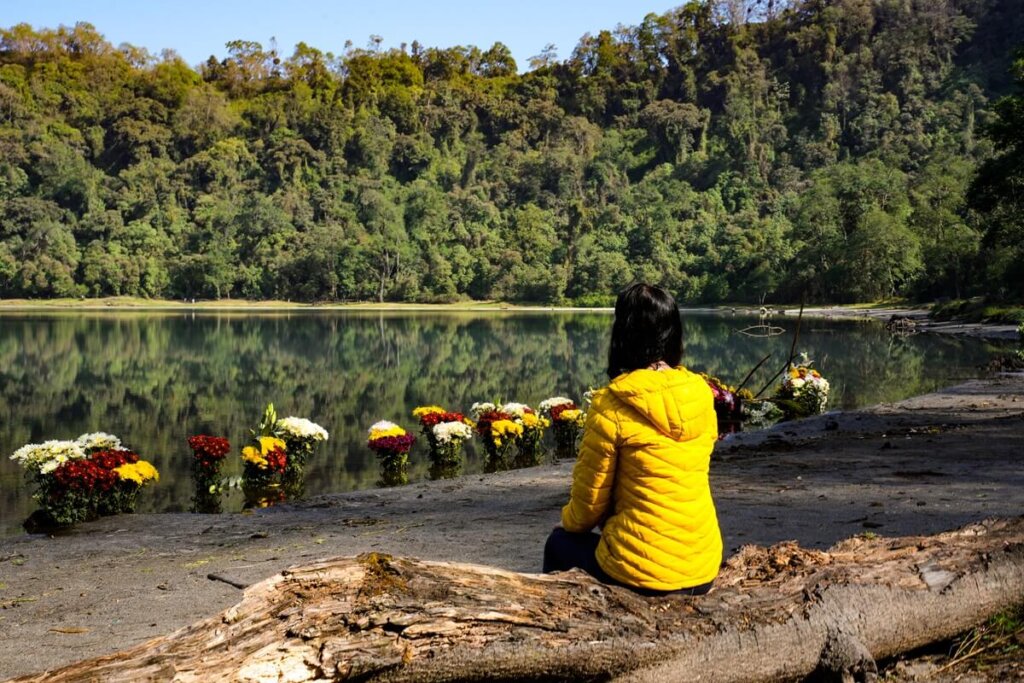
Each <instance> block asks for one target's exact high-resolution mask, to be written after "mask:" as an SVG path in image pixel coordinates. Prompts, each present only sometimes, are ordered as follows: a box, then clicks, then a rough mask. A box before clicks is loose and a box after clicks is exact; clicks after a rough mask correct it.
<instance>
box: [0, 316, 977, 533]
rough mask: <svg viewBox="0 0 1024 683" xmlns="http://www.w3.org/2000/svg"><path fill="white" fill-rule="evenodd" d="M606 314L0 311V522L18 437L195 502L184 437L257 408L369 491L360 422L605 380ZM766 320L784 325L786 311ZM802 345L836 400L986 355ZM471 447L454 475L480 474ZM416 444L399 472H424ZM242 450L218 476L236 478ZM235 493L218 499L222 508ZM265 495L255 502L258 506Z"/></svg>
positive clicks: (722, 326) (689, 359)
mask: <svg viewBox="0 0 1024 683" xmlns="http://www.w3.org/2000/svg"><path fill="white" fill-rule="evenodd" d="M610 322H611V318H610V315H607V314H600V313H488V314H473V313H383V314H382V313H356V312H310V313H305V312H304V313H275V314H249V313H223V312H211V313H201V314H200V313H197V314H192V313H186V314H178V313H166V314H165V313H153V312H125V313H91V312H90V313H39V314H4V315H2V316H0V533H5V534H9V533H17V532H18V531H19V527H20V524H21V521H22V520H23V519H24V518H25V517H26V516H27V515H28V514H29V513H30V512H31V511H32V509H33V508H34V505H33V504H32V501H31V498H30V491H29V490H28V488H27V486H26V485H25V482H24V481H23V479H22V476H21V472H20V470H19V469H18V468H17V466H16V465H14V463H12V462H11V461H9V460H8V459H7V455H9V454H10V453H12V452H13V451H14V450H15V449H16V448H17V447H19V446H21V445H22V444H25V443H28V442H35V441H41V440H44V439H48V438H69V437H74V436H76V435H78V434H81V433H84V432H90V431H96V430H105V431H110V432H113V433H115V434H117V435H119V436H121V437H122V439H123V440H124V441H125V442H126V443H127V444H128V445H130V446H131V447H133V448H135V449H136V450H137V451H138V452H139V453H140V455H142V457H144V458H146V459H148V460H150V461H151V462H153V463H154V464H155V465H156V466H157V467H158V468H159V469H160V472H161V481H160V484H159V485H157V486H156V487H154V488H152V489H151V490H148V491H147V492H146V494H145V495H144V496H143V500H142V501H140V511H152V510H164V511H184V510H187V509H188V508H189V507H190V506H192V505H193V503H194V501H193V496H194V494H195V491H194V490H193V487H192V484H191V477H190V458H191V454H190V451H189V448H188V445H187V443H186V439H187V437H188V436H189V435H192V434H220V435H223V436H226V437H228V438H229V439H230V440H231V441H232V443H242V442H243V441H244V440H245V437H246V435H247V434H248V429H249V428H250V427H252V426H254V425H255V424H256V423H257V422H258V420H259V417H260V415H261V411H262V409H263V406H264V405H266V403H268V402H273V403H274V404H275V405H276V406H277V407H278V409H279V412H280V414H281V415H298V416H303V417H308V418H310V419H311V420H313V421H314V422H317V423H318V424H321V425H323V426H324V427H325V428H327V429H328V431H330V432H331V439H330V441H328V442H326V443H325V444H323V448H321V449H319V450H318V452H317V454H316V455H315V456H313V458H312V459H311V460H310V463H309V466H308V468H307V471H306V481H305V489H306V493H307V494H308V495H315V494H318V493H322V492H328V491H344V490H351V489H357V488H371V487H373V486H374V485H375V484H376V483H377V481H378V477H379V476H380V472H379V468H378V461H377V458H376V457H375V456H374V455H373V453H371V452H370V451H369V450H368V449H367V448H366V446H365V443H366V429H367V428H368V427H369V425H370V424H372V423H374V422H376V421H377V420H381V419H387V420H391V421H393V422H397V423H399V424H402V425H404V426H405V427H406V428H407V429H413V428H415V426H416V425H415V421H414V420H413V418H412V417H411V416H410V411H411V410H412V408H414V407H415V406H417V405H426V404H433V403H439V404H442V405H444V406H446V407H449V408H451V409H456V410H463V411H465V410H467V409H468V408H469V406H470V405H471V404H472V403H473V402H475V401H484V400H487V401H507V400H517V401H524V402H528V403H531V404H534V405H536V404H537V403H539V402H540V401H541V400H542V399H544V398H547V397H549V396H553V395H565V396H570V397H572V398H575V399H577V400H578V399H579V398H580V396H581V394H582V392H583V391H584V390H586V389H587V388H588V387H590V386H600V385H601V384H603V383H604V381H605V380H604V374H603V369H604V360H605V353H606V349H607V335H608V329H609V326H610ZM684 322H685V335H686V354H685V362H686V363H687V364H688V365H689V366H690V367H692V368H694V369H698V370H704V371H707V372H709V373H711V374H713V375H717V376H719V377H721V378H723V379H725V380H726V381H729V382H733V383H735V382H738V381H739V380H741V379H742V378H743V376H744V375H746V373H747V371H748V370H749V369H750V368H751V367H753V366H754V365H755V364H756V363H757V362H758V361H759V360H760V359H761V358H763V357H764V356H765V355H766V354H768V353H769V352H771V353H773V357H772V359H771V360H770V361H769V362H768V363H766V364H765V365H764V367H763V368H762V369H761V370H759V371H758V373H757V375H755V377H754V378H752V380H751V381H750V383H749V386H752V387H755V388H759V387H760V386H761V384H763V383H764V382H765V381H767V379H768V378H769V377H771V375H772V374H774V373H775V371H776V370H777V369H778V367H777V366H778V364H780V363H782V362H783V360H784V359H785V357H786V356H787V355H788V351H789V343H790V337H789V336H788V335H782V336H779V337H776V338H770V339H758V338H751V337H746V336H743V335H739V334H735V330H736V329H737V328H740V327H744V326H745V325H746V324H748V322H747V321H742V322H741V321H739V320H738V319H737V318H733V317H697V316H692V315H691V316H686V317H685V319H684ZM776 324H779V325H781V326H783V327H787V328H789V327H791V326H792V325H793V324H795V321H791V320H787V319H781V320H778V319H777V320H776ZM799 348H800V350H804V351H807V352H808V353H809V354H810V356H811V358H813V359H814V360H815V367H818V368H819V369H821V370H822V372H823V373H824V374H825V375H826V376H827V377H828V378H829V380H830V381H831V383H832V393H831V397H830V408H846V407H854V406H859V405H865V404H871V403H877V402H881V401H892V400H898V399H900V398H903V397H906V396H908V395H912V394H915V393H920V392H924V391H929V390H932V389H935V388H937V387H939V386H943V385H946V384H950V383H952V382H953V381H956V380H959V379H962V378H964V377H968V376H974V375H976V374H977V372H978V371H977V370H975V367H976V366H979V365H981V364H982V363H984V362H985V361H986V360H987V357H988V353H989V351H990V349H988V348H987V347H986V345H985V344H983V343H981V342H977V341H972V340H958V339H951V338H943V337H938V336H924V335H919V336H914V337H892V336H890V335H889V334H888V333H887V332H886V331H885V330H884V328H883V327H882V326H881V325H874V324H865V323H851V322H829V323H824V322H817V321H813V322H808V321H804V325H803V329H802V330H801V334H800V344H799ZM481 451H482V449H480V448H479V445H478V444H477V443H475V442H470V443H469V444H467V447H466V458H465V464H464V466H463V468H462V471H463V472H464V473H475V472H480V471H482V470H483V469H484V462H483V460H484V458H483V453H482V452H481ZM428 468H429V464H428V462H427V459H426V452H425V446H424V445H423V444H417V445H416V446H414V447H413V451H412V453H411V454H410V458H409V463H408V466H407V470H406V473H405V476H406V477H407V478H408V480H409V481H416V480H421V479H426V478H427V477H428V474H429V473H428ZM240 472H241V465H240V462H239V460H238V458H237V454H233V455H232V456H229V459H228V461H227V462H226V463H225V467H224V475H225V476H233V475H234V476H237V475H238V474H240ZM234 504H235V503H234V502H232V501H226V502H225V509H233V508H232V507H231V505H234ZM256 504H259V503H256Z"/></svg>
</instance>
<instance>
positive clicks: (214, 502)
mask: <svg viewBox="0 0 1024 683" xmlns="http://www.w3.org/2000/svg"><path fill="white" fill-rule="evenodd" d="M188 446H189V448H191V449H192V483H193V484H194V485H195V493H194V495H193V497H192V508H191V509H192V512H206V513H218V512H220V511H221V505H220V492H221V488H222V486H221V477H220V467H221V465H222V464H223V463H224V458H225V457H226V456H227V454H228V453H229V452H230V451H231V444H230V443H228V440H227V439H225V438H223V437H219V436H206V435H199V436H190V437H189V438H188Z"/></svg>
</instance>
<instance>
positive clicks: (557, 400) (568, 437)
mask: <svg viewBox="0 0 1024 683" xmlns="http://www.w3.org/2000/svg"><path fill="white" fill-rule="evenodd" d="M539 408H540V410H541V412H542V413H543V414H544V415H547V416H548V418H549V419H550V420H551V431H552V433H553V434H554V435H555V458H556V459H564V458H573V457H575V456H576V444H577V442H578V441H579V437H580V434H581V433H582V432H583V424H584V422H585V421H586V414H585V413H584V412H583V411H582V410H580V408H579V406H577V405H576V403H575V401H573V400H572V399H571V398H566V397H564V396H554V397H552V398H548V399H545V400H543V401H541V402H540V405H539Z"/></svg>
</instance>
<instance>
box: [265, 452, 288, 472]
mask: <svg viewBox="0 0 1024 683" xmlns="http://www.w3.org/2000/svg"><path fill="white" fill-rule="evenodd" d="M263 459H264V460H266V461H267V469H268V470H270V471H271V472H284V471H285V468H287V467H288V454H287V453H285V452H284V451H282V450H281V449H280V448H275V449H273V450H271V451H269V452H268V453H267V454H266V455H264V456H263Z"/></svg>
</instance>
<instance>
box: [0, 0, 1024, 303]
mask: <svg viewBox="0 0 1024 683" xmlns="http://www.w3.org/2000/svg"><path fill="white" fill-rule="evenodd" d="M1022 37H1024V3H1022V1H1021V0H796V1H791V2H784V1H782V0H775V1H772V0H768V1H765V0H759V1H757V0H754V1H752V0H746V1H743V0H726V1H722V0H718V1H716V2H690V3H688V4H685V5H683V6H681V7H679V8H677V9H675V10H672V11H670V12H668V13H666V14H664V15H656V14H650V15H648V16H647V17H646V18H645V19H644V21H643V22H642V23H641V24H640V25H639V26H633V27H623V26H620V27H618V28H616V29H614V30H608V31H601V32H600V33H598V34H597V35H586V36H584V37H583V38H582V39H581V40H580V42H579V44H578V45H577V46H576V48H575V49H574V50H573V51H572V54H571V55H570V56H568V57H567V58H565V59H559V58H558V56H557V55H556V54H555V52H554V50H553V49H552V50H546V51H544V52H542V53H541V54H539V55H538V56H537V57H535V58H534V59H532V60H531V63H530V70H529V71H526V72H525V73H520V71H519V66H520V65H517V64H516V63H515V60H514V59H513V58H512V56H511V53H510V51H509V50H508V48H507V47H505V46H504V45H502V44H501V43H496V44H495V45H493V46H491V47H489V48H486V49H484V48H478V47H473V46H469V47H453V48H445V49H442V48H430V47H424V46H421V45H419V44H418V43H415V42H414V43H412V44H411V46H408V47H403V48H401V49H393V50H382V49H380V47H379V44H380V39H379V38H376V39H371V41H370V44H369V45H368V47H367V48H366V49H357V48H351V47H349V48H346V49H345V51H344V52H343V53H341V54H333V53H331V52H324V51H321V50H320V49H317V48H315V47H312V46H310V45H306V44H304V43H299V44H298V45H296V46H295V48H294V51H293V52H292V54H291V55H290V56H289V55H285V54H281V53H279V52H278V51H277V49H276V48H274V47H269V48H268V47H265V46H263V45H261V44H260V43H258V42H252V41H248V40H236V41H232V42H231V43H228V45H227V51H228V55H229V56H228V57H227V58H225V59H222V60H218V59H216V58H213V57H211V58H210V59H209V60H208V61H206V62H205V63H203V64H201V65H199V67H198V68H192V67H190V66H189V65H187V64H185V63H184V62H183V61H182V60H181V59H180V58H179V57H178V56H177V55H175V54H174V53H173V52H169V51H168V52H165V53H163V54H162V55H161V56H159V57H155V56H153V55H151V54H149V53H148V52H147V51H145V50H143V49H140V48H136V47H133V46H130V45H121V46H118V47H115V46H112V45H111V44H109V43H108V42H107V41H106V40H105V39H104V38H103V36H102V35H101V34H100V33H99V32H98V31H97V29H96V28H94V27H93V26H91V25H89V24H86V23H79V24H77V25H75V26H74V27H70V28H69V27H61V28H58V29H55V30H51V29H38V30H36V29H33V28H32V27H30V26H27V25H24V24H22V25H17V26H14V27H11V28H9V29H0V296H6V297H12V296H18V297H55V296H102V295H125V294H129V295H140V296H147V297H179V298H180V297H197V298H199V297H202V298H208V297H245V298H279V299H294V300H304V301H322V300H351V299H380V300H388V301H398V300H404V301H450V300H456V299H460V298H467V297H471V298H476V299H494V298H500V299H508V300H517V301H542V302H565V301H572V302H576V303H597V302H603V301H605V300H607V297H608V296H609V295H610V294H612V293H614V292H615V291H616V290H617V289H618V288H620V287H622V286H623V285H625V284H627V283H629V282H630V281H633V280H637V279H642V280H648V281H654V282H660V283H662V284H663V285H665V286H667V287H668V288H670V289H671V290H672V291H674V292H675V293H677V294H678V296H679V297H680V298H681V300H684V301H688V302H697V301H710V302H718V301H757V300H760V299H761V298H762V297H765V296H767V297H768V298H769V299H768V300H776V301H778V300H789V301H792V300H795V299H797V298H800V297H806V298H807V300H809V301H853V300H872V299H878V298H881V297H888V296H892V295H903V296H911V297H917V298H932V297H938V296H965V295H968V294H977V293H986V294H991V295H996V296H1002V297H1021V296H1024V277H1022V275H1024V266H1022V263H1024V246H1022V245H1024V225H1022V223H1024V218H1022V214H1024V212H1022V211H1021V208H1022V206H1021V203H1020V202H1021V201H1022V199H1021V197H1022V196H1024V194H1022V193H1021V187H1022V178H1024V171H1022V170H1021V164H1022V154H1024V142H1022V138H1021V135H1022V133H1021V130H1022V126H1021V125H1020V123H1021V111H1022V110H1024V95H1022V92H1024V91H1022V86H1024V60H1018V61H1017V62H1014V61H1013V54H1014V52H1013V51H1014V49H1015V47H1016V46H1017V44H1018V43H1020V42H1021V41H1022ZM374 38H375V37H374ZM1014 66H1015V68H1013V67H1014ZM1014 74H1016V79H1017V80H1016V81H1015V80H1014ZM1000 98H1002V99H1000ZM979 169H981V171H982V172H981V173H980V174H979V172H978V171H979Z"/></svg>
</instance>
